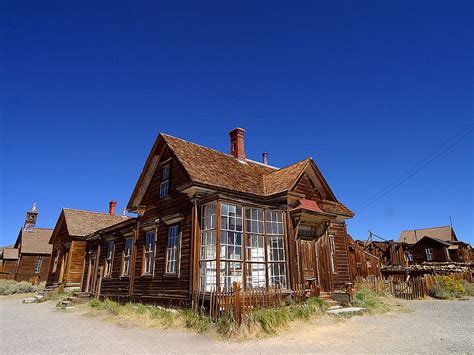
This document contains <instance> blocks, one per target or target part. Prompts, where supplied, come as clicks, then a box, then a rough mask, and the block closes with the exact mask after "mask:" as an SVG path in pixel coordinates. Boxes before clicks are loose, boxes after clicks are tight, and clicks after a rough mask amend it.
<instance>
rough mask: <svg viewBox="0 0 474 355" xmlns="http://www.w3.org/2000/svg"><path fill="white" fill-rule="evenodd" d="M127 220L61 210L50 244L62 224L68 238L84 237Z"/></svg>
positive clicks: (78, 211) (104, 214)
mask: <svg viewBox="0 0 474 355" xmlns="http://www.w3.org/2000/svg"><path fill="white" fill-rule="evenodd" d="M129 218H130V217H128V216H121V215H111V214H108V213H103V212H92V211H84V210H78V209H73V208H63V209H62V211H61V215H60V216H59V219H58V222H57V223H56V226H55V227H54V231H53V234H52V235H51V238H50V243H52V242H53V240H54V239H55V236H56V234H57V233H58V232H59V229H60V227H61V225H62V223H65V225H66V228H67V231H68V234H69V235H70V236H73V237H85V236H86V235H89V234H91V233H93V232H95V231H97V230H99V229H103V228H107V227H110V226H112V225H114V224H117V223H120V222H122V221H124V220H127V219H129Z"/></svg>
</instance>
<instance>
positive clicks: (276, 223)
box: [82, 128, 354, 304]
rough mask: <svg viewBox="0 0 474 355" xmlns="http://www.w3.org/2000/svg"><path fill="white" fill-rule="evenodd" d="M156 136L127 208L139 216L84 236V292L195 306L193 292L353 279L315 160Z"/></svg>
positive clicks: (342, 231)
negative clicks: (280, 163) (281, 163)
mask: <svg viewBox="0 0 474 355" xmlns="http://www.w3.org/2000/svg"><path fill="white" fill-rule="evenodd" d="M230 148H231V149H230V154H225V153H221V152H218V151H216V150H213V149H210V148H206V147H203V146H201V145H198V144H194V143H191V142H188V141H185V140H182V139H179V138H175V137H172V136H169V135H166V134H159V135H158V137H157V139H156V141H155V143H154V145H153V147H152V149H151V151H150V153H149V156H148V158H147V160H146V162H145V165H144V167H143V170H142V172H141V174H140V177H139V179H138V181H137V183H136V186H135V188H134V191H133V193H132V195H131V198H130V201H129V203H128V206H127V209H128V211H129V212H132V213H137V215H138V217H137V218H134V219H130V220H127V221H123V222H121V223H120V224H116V225H114V226H109V227H106V228H104V229H102V230H98V231H95V232H93V233H90V234H89V236H87V238H86V239H87V248H86V260H85V269H84V277H83V281H82V289H83V290H84V291H88V292H91V293H94V294H96V295H97V296H98V295H100V296H101V297H109V298H113V299H120V300H124V301H125V300H135V301H141V302H152V303H163V302H168V303H178V304H180V303H189V302H190V300H191V295H192V293H193V291H195V290H201V291H205V292H212V291H215V290H216V289H218V290H222V291H224V290H229V289H231V288H232V286H233V284H234V282H237V283H239V284H240V285H241V287H242V288H244V289H245V288H247V289H250V288H262V289H265V288H268V287H279V288H283V289H285V290H292V289H293V288H295V287H296V286H297V285H305V286H307V287H309V286H308V285H310V284H317V285H319V286H320V288H321V290H322V291H326V292H332V291H336V290H344V289H345V288H346V284H347V283H348V282H350V281H351V276H350V266H349V260H348V259H349V255H348V242H347V231H346V224H345V221H346V219H348V218H351V217H353V215H354V214H353V213H352V212H351V211H350V210H349V209H348V208H347V207H345V206H344V205H343V204H342V203H341V202H339V200H338V199H337V198H336V196H335V195H334V193H333V191H332V190H331V188H330V187H329V185H328V183H327V182H326V180H325V179H324V177H323V175H322V173H321V171H320V170H319V168H318V167H317V165H316V163H315V162H314V160H313V159H312V158H307V159H305V160H302V161H300V162H298V163H295V164H292V165H289V166H287V167H285V168H275V167H272V166H270V165H268V162H267V157H268V156H267V155H266V154H264V160H263V162H256V161H253V160H250V159H247V157H246V154H245V149H244V130H243V129H241V128H236V129H234V130H232V131H231V132H230Z"/></svg>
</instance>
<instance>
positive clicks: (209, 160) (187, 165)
mask: <svg viewBox="0 0 474 355" xmlns="http://www.w3.org/2000/svg"><path fill="white" fill-rule="evenodd" d="M166 147H167V148H168V149H169V150H170V152H171V154H172V155H174V156H175V157H176V160H177V161H178V162H179V164H180V165H181V166H182V167H183V168H184V171H185V173H186V174H187V176H188V178H189V180H190V182H191V183H192V184H195V185H198V186H202V187H204V188H210V189H218V190H219V189H222V190H227V191H232V192H237V193H243V194H249V195H253V196H257V197H264V198H267V197H273V196H276V195H278V194H281V193H285V192H287V191H290V190H291V189H292V188H293V187H294V185H295V184H296V183H297V181H298V179H299V178H300V177H301V176H302V174H303V173H304V171H308V170H311V171H313V172H314V173H313V176H315V177H316V178H317V179H319V182H320V184H319V185H320V187H321V188H322V189H324V190H325V191H326V192H327V193H326V196H327V197H326V198H328V199H330V200H331V202H334V204H329V207H330V208H332V209H334V210H335V211H337V212H342V213H343V214H346V215H351V216H352V215H353V213H352V212H351V211H350V210H349V209H347V207H345V206H343V205H342V204H340V203H339V202H338V201H337V199H336V197H335V196H334V194H333V193H332V191H331V189H330V188H329V186H328V184H327V182H326V181H325V179H324V177H323V176H322V174H321V172H320V171H319V169H318V168H317V166H316V164H315V163H314V161H313V159H312V158H307V159H304V160H302V161H299V162H297V163H294V164H291V165H289V166H286V167H284V168H281V169H279V168H275V167H272V166H269V165H264V164H262V163H258V162H255V161H252V160H249V159H245V160H239V159H237V158H235V157H234V156H232V155H230V154H225V153H222V152H219V151H217V150H214V149H211V148H207V147H204V146H202V145H199V144H195V143H192V142H189V141H186V140H183V139H180V138H176V137H173V136H170V135H167V134H163V133H160V134H159V135H158V138H157V139H156V141H155V144H154V146H153V148H152V150H151V152H150V154H149V156H148V158H147V161H146V163H145V166H144V168H143V170H142V172H141V174H140V177H139V179H138V182H137V184H136V186H135V188H134V191H133V193H132V195H131V197H130V201H129V203H128V209H129V210H131V211H134V210H135V208H137V207H138V206H139V205H140V203H141V198H142V197H143V194H144V192H145V191H146V189H147V187H148V184H149V183H150V181H151V176H152V174H153V171H154V169H155V168H156V166H157V164H158V159H159V155H160V154H162V153H161V152H163V151H164V149H165V148H166Z"/></svg>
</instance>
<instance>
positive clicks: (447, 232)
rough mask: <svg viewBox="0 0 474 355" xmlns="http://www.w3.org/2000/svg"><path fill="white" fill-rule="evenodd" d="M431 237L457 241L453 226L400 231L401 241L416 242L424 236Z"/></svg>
mask: <svg viewBox="0 0 474 355" xmlns="http://www.w3.org/2000/svg"><path fill="white" fill-rule="evenodd" d="M425 236H426V237H431V238H435V239H439V240H442V241H446V242H452V241H457V240H458V239H457V237H456V233H454V230H453V228H452V227H451V226H442V227H432V228H424V229H414V230H406V231H402V232H401V233H400V239H399V241H400V242H405V243H409V244H415V243H416V242H417V241H418V240H420V239H421V238H423V237H425Z"/></svg>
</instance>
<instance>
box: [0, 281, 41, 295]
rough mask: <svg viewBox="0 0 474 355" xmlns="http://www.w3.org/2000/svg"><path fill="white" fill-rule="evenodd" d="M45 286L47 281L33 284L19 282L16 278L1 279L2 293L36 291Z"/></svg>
mask: <svg viewBox="0 0 474 355" xmlns="http://www.w3.org/2000/svg"><path fill="white" fill-rule="evenodd" d="M44 286H45V282H42V283H41V284H39V285H32V284H31V283H29V282H26V281H21V282H17V281H14V280H0V295H13V294H20V293H34V292H38V291H40V290H42V289H43V288H44Z"/></svg>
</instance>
